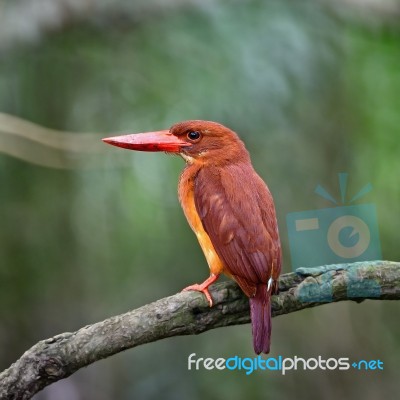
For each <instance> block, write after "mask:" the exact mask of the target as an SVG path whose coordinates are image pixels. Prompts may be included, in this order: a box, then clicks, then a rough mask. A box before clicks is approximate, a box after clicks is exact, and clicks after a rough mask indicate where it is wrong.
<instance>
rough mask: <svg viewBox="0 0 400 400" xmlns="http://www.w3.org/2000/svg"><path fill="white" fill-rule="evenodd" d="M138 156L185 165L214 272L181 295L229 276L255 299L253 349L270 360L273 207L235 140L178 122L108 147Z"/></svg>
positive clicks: (196, 226)
mask: <svg viewBox="0 0 400 400" xmlns="http://www.w3.org/2000/svg"><path fill="white" fill-rule="evenodd" d="M103 141H104V142H106V143H109V144H111V145H114V146H118V147H123V148H125V149H130V150H139V151H163V152H167V153H174V154H179V155H180V156H181V157H182V158H183V159H184V160H185V161H186V167H185V169H184V170H183V172H182V174H181V176H180V179H179V186H178V195H179V201H180V203H181V205H182V208H183V212H184V214H185V216H186V219H187V221H188V223H189V225H190V227H191V228H192V230H193V231H194V233H195V234H196V236H197V239H198V241H199V243H200V246H201V248H202V250H203V252H204V256H205V258H206V260H207V263H208V266H209V268H210V276H209V277H208V278H207V279H206V280H205V281H204V282H203V283H201V284H194V285H191V286H188V287H187V288H185V289H183V290H197V291H200V292H203V293H204V295H205V296H206V298H207V300H208V302H209V304H210V306H212V303H213V301H212V297H211V295H210V293H209V291H208V287H209V286H210V285H211V284H212V283H213V282H215V281H216V280H217V279H218V277H219V275H220V274H222V273H224V274H225V275H227V276H229V277H230V278H232V279H234V280H235V281H236V282H237V283H238V285H239V286H240V288H241V289H242V290H243V292H244V293H245V294H246V295H247V296H248V297H249V299H250V313H251V322H252V333H253V346H254V351H255V352H256V353H257V354H260V353H261V352H263V353H269V351H270V338H271V295H272V294H276V293H277V291H278V278H279V274H280V272H281V262H282V261H281V260H282V255H281V244H280V240H279V232H278V224H277V219H276V213H275V206H274V201H273V199H272V196H271V193H270V191H269V189H268V187H267V185H266V184H265V183H264V182H263V180H262V179H261V178H260V177H259V176H258V174H257V173H256V171H255V170H254V168H253V166H252V164H251V160H250V156H249V153H248V151H247V150H246V148H245V146H244V144H243V142H242V141H241V140H240V139H239V137H238V136H237V134H236V133H235V132H233V131H232V130H230V129H229V128H227V127H225V126H223V125H221V124H219V123H216V122H211V121H201V120H191V121H184V122H179V123H177V124H175V125H173V126H172V127H171V128H170V129H169V130H162V131H157V132H148V133H138V134H129V135H123V136H115V137H109V138H106V139H103Z"/></svg>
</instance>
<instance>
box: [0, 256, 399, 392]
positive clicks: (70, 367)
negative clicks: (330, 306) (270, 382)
mask: <svg viewBox="0 0 400 400" xmlns="http://www.w3.org/2000/svg"><path fill="white" fill-rule="evenodd" d="M279 288H280V293H279V295H277V296H274V297H273V300H272V308H273V316H278V315H281V314H287V313H291V312H294V311H298V310H302V309H304V308H309V307H315V306H319V305H322V304H327V303H329V302H337V301H343V300H355V301H357V302H360V301H363V300H365V299H374V300H399V299H400V263H396V262H389V261H374V262H360V263H354V264H339V265H328V266H322V267H316V268H301V269H298V270H297V272H295V273H288V274H284V275H282V276H281V278H280V282H279ZM211 294H212V296H213V298H214V304H215V305H214V306H213V307H212V308H209V306H208V303H207V302H206V300H205V299H204V297H203V295H202V294H200V293H196V292H184V293H179V294H176V295H174V296H170V297H167V298H164V299H161V300H158V301H156V302H154V303H151V304H147V305H145V306H143V307H140V308H138V309H136V310H133V311H130V312H128V313H126V314H122V315H118V316H114V317H111V318H108V319H106V320H104V321H102V322H98V323H95V324H93V325H88V326H85V327H83V328H81V329H79V330H78V331H76V332H72V333H70V332H68V333H62V334H60V335H57V336H54V337H52V338H50V339H46V340H42V341H40V342H39V343H37V344H35V345H34V346H33V347H32V348H30V349H29V350H27V351H26V352H25V353H24V354H23V355H22V356H21V358H20V359H19V360H17V361H16V362H15V363H14V364H12V365H11V366H10V367H9V368H8V369H7V370H5V371H3V372H2V373H1V374H0V399H30V398H31V397H32V396H33V395H34V394H35V393H37V392H38V391H39V390H41V389H43V388H44V387H45V386H47V385H50V384H51V383H53V382H56V381H58V380H60V379H63V378H66V377H67V376H69V375H71V374H73V373H74V372H76V371H77V370H79V369H80V368H82V367H84V366H87V365H89V364H91V363H94V362H95V361H97V360H100V359H102V358H106V357H109V356H111V355H113V354H116V353H118V352H120V351H123V350H126V349H129V348H133V347H136V346H139V345H141V344H145V343H150V342H154V341H156V340H160V339H164V338H168V337H171V336H178V335H196V334H199V333H202V332H204V331H207V330H209V329H214V328H218V327H222V326H228V325H237V324H244V323H247V322H249V320H250V318H249V305H248V299H247V298H246V297H245V296H244V294H243V293H242V292H241V290H240V289H239V288H238V286H237V285H236V284H235V283H234V282H232V281H229V282H223V283H219V284H216V285H214V286H213V287H212V288H211Z"/></svg>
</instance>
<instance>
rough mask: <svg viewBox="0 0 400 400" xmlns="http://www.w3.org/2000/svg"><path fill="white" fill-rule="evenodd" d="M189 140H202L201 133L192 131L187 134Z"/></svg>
mask: <svg viewBox="0 0 400 400" xmlns="http://www.w3.org/2000/svg"><path fill="white" fill-rule="evenodd" d="M187 137H188V139H189V140H197V139H199V138H200V132H198V131H190V132H188V134H187Z"/></svg>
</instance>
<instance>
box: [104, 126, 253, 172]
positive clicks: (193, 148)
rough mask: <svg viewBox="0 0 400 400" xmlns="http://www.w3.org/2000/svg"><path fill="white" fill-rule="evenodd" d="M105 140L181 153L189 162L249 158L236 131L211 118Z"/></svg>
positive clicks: (141, 149) (148, 149)
mask: <svg viewBox="0 0 400 400" xmlns="http://www.w3.org/2000/svg"><path fill="white" fill-rule="evenodd" d="M103 141H104V142H106V143H108V144H111V145H113V146H118V147H123V148H125V149H130V150H139V151H164V152H166V153H172V154H179V155H181V156H182V157H183V158H184V159H185V161H186V162H188V163H190V164H193V163H201V164H206V163H214V164H215V163H218V164H225V163H229V162H237V161H242V160H243V161H245V160H247V159H248V158H249V155H248V153H247V151H246V149H245V147H244V144H243V142H242V141H241V140H240V139H239V137H238V136H237V135H236V133H235V132H233V131H231V130H230V129H229V128H227V127H225V126H223V125H221V124H218V123H217V122H212V121H201V120H190V121H183V122H179V123H177V124H175V125H173V126H172V127H171V128H170V129H169V130H163V131H157V132H147V133H136V134H130V135H123V136H114V137H109V138H105V139H103Z"/></svg>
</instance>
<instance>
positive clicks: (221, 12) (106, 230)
mask: <svg viewBox="0 0 400 400" xmlns="http://www.w3.org/2000/svg"><path fill="white" fill-rule="evenodd" d="M122 3H123V2H119V3H118V5H115V7H119V6H121V7H122V8H121V9H122V10H123V11H122V12H121V14H119V15H120V19H116V18H115V17H114V18H112V19H110V21H111V22H107V18H106V17H104V16H103V17H102V18H98V19H97V18H96V17H93V16H92V17H91V18H90V17H88V16H86V17H87V18H81V19H79V18H77V19H76V20H74V21H73V22H70V23H69V24H65V25H63V26H62V27H61V28H60V29H58V30H54V31H51V32H48V33H47V34H45V35H43V36H41V37H40V39H38V40H37V41H36V43H35V44H32V43H26V44H18V45H16V46H12V47H9V48H7V49H5V50H2V52H1V53H0V111H1V112H4V113H9V114H12V115H15V116H18V117H20V118H23V119H27V120H30V121H32V122H34V123H37V124H41V125H43V126H46V127H50V128H52V129H57V130H60V131H76V132H83V131H86V132H98V136H97V137H98V139H99V140H100V138H101V137H102V135H104V136H109V135H110V134H112V133H115V132H121V131H122V132H124V131H132V132H140V131H146V130H153V129H163V128H168V127H169V126H170V125H172V124H173V123H175V122H177V121H180V120H184V119H209V120H216V121H219V122H221V123H223V124H226V125H227V126H229V127H231V128H233V129H234V130H235V131H237V132H238V133H239V135H240V136H241V137H242V138H243V140H244V141H245V143H246V145H247V147H248V149H249V151H250V153H251V155H252V159H253V163H254V165H255V167H256V169H257V171H258V172H259V173H260V175H261V176H262V177H263V178H264V179H265V180H266V181H267V182H268V185H269V187H270V189H271V191H272V192H273V194H274V197H275V201H276V206H277V210H278V217H279V221H280V230H281V235H282V240H283V244H284V260H285V261H284V264H285V265H284V269H285V271H289V270H290V254H289V252H288V246H287V232H286V227H285V215H286V214H287V213H288V212H292V211H301V210H307V209H314V208H318V207H327V206H329V205H328V203H327V202H326V201H325V200H322V199H319V198H318V197H317V196H316V195H315V194H314V193H313V190H314V188H315V186H316V185H317V184H322V185H324V186H325V187H327V188H328V189H329V190H330V192H331V193H333V194H336V193H339V192H338V187H337V173H338V172H349V179H350V180H349V188H350V190H354V192H356V191H357V190H358V189H360V188H361V187H362V186H363V185H365V184H366V183H368V182H371V183H372V185H373V187H374V191H373V192H372V193H371V194H369V195H368V198H367V197H366V198H365V199H363V200H362V201H369V202H374V203H375V204H376V205H377V209H378V216H379V222H380V234H381V241H382V250H383V255H384V258H385V259H391V260H399V259H400V252H399V247H398V245H397V240H398V226H397V225H398V216H399V214H400V187H399V185H398V176H399V171H400V158H399V152H400V141H399V139H400V136H399V125H400V116H399V108H400V107H399V106H400V98H399V95H398V94H399V92H400V75H399V60H400V44H399V43H400V42H399V39H400V30H399V26H396V25H393V23H391V24H385V21H384V20H382V21H380V23H374V24H369V23H368V22H367V21H365V20H362V19H357V18H356V17H355V13H354V9H352V12H351V13H350V12H349V15H347V14H346V9H345V8H341V9H340V13H338V12H336V10H335V8H334V7H328V6H327V5H326V4H325V3H326V2H325V3H321V2H317V1H304V2H301V3H300V2H296V1H289V0H285V1H256V0H254V1H246V2H242V3H241V2H235V1H232V2H229V1H208V2H205V3H201V2H190V5H187V6H184V5H183V4H181V3H179V2H177V3H176V4H175V7H172V6H171V7H162V5H161V3H159V2H151V5H152V6H153V9H150V8H148V9H147V11H146V12H143V13H133V11H128V8H126V9H125V8H124V6H123V5H122ZM136 3H137V4H145V2H144V1H143V2H140V1H138V2H136ZM139 9H140V8H139ZM123 13H126V16H125V18H121V15H123ZM350 14H351V16H350ZM110 18H111V15H110ZM1 128H2V127H1V126H0V131H1V130H2V129H1ZM70 135H71V139H70V140H71V141H76V143H79V141H80V135H79V134H72V133H71V134H70ZM0 136H1V139H2V141H4V142H7V141H8V140H12V138H11V135H8V134H7V133H1V132H0ZM85 143H86V142H85ZM0 144H1V141H0ZM25 144H27V145H28V146H30V149H31V152H32V153H33V152H36V151H39V150H38V149H37V148H36V147H35V145H34V143H33V142H32V143H31V142H29V140H28V141H27V142H26V143H25ZM85 146H88V144H87V143H86V144H85ZM88 147H90V146H88ZM0 150H2V149H1V147H0ZM40 151H41V152H40V153H38V159H43V165H47V164H46V162H45V161H46V157H47V155H46V152H45V151H43V149H41V150H40ZM82 151H83V152H84V151H85V149H82ZM88 151H89V148H88ZM182 167H183V162H182V160H180V159H178V158H177V157H167V156H165V155H162V154H142V153H129V152H124V151H122V150H118V149H114V148H111V147H110V148H107V149H106V150H105V151H104V153H99V154H98V155H97V163H96V166H95V167H93V168H82V167H81V164H80V162H77V163H76V165H75V166H74V167H73V168H72V169H65V170H64V169H52V168H46V167H45V166H40V165H33V164H30V163H27V162H24V161H22V160H18V159H16V158H12V157H10V156H8V155H1V156H0V204H1V208H0V221H1V229H0V288H1V290H0V315H1V320H2V324H1V325H0V367H1V368H6V367H7V366H8V365H9V364H10V363H11V362H13V361H14V360H15V359H16V358H17V357H19V355H20V354H21V353H22V352H23V351H24V350H25V349H27V348H28V347H30V346H31V345H33V344H34V343H35V342H36V341H38V340H40V339H43V338H46V337H49V336H51V335H54V334H57V333H60V332H63V331H72V330H75V329H78V328H79V327H81V326H83V325H85V324H88V323H92V322H95V321H97V320H100V319H102V318H106V317H108V316H110V315H113V314H117V313H122V312H125V311H127V310H129V309H131V308H134V307H138V306H140V305H142V304H145V303H147V302H150V301H153V300H155V299H158V298H160V297H163V296H167V295H170V294H172V293H175V292H177V291H179V290H180V289H181V288H182V287H184V286H186V285H188V284H190V283H192V282H198V281H201V280H202V279H204V278H205V277H206V276H207V274H208V270H207V266H206V263H205V261H204V258H203V255H202V254H201V250H200V248H199V246H198V244H197V242H196V239H195V236H194V235H193V234H192V232H191V231H190V228H189V227H188V226H187V223H186V221H185V219H184V217H183V214H182V212H181V210H180V207H179V204H178V201H177V199H176V185H177V179H178V175H179V171H180V170H181V169H182ZM397 312H398V306H397V305H396V304H390V303H388V302H365V303H363V304H361V305H355V304H332V305H327V306H326V307H319V308H318V309H315V310H306V311H302V312H301V313H298V314H292V315H288V316H284V317H280V318H278V319H275V320H274V329H273V348H272V349H273V352H272V353H271V356H277V355H279V354H281V355H283V356H294V355H299V356H304V357H313V356H318V355H321V356H325V357H342V356H344V357H347V356H348V357H354V358H357V357H360V358H366V359H369V358H371V359H372V358H376V359H377V358H379V359H381V360H383V361H384V363H385V370H384V371H383V372H381V373H376V372H375V373H359V372H357V371H353V372H342V371H338V372H328V373H327V372H324V373H322V372H300V371H298V372H295V373H291V374H288V375H286V376H280V375H279V374H278V373H268V374H265V373H262V372H259V373H255V374H253V375H251V376H250V377H248V376H245V375H244V374H243V373H241V372H240V371H238V372H235V373H232V372H230V373H229V372H226V371H218V372H210V371H188V370H187V356H188V355H189V354H191V353H196V354H198V356H200V357H206V356H211V357H219V356H221V357H230V356H232V355H236V354H238V355H240V356H249V355H250V356H252V349H251V339H250V327H249V326H243V327H231V328H225V329H223V330H222V329H219V330H216V331H213V332H208V333H206V334H203V335H201V336H199V337H187V338H173V339H169V340H166V341H162V342H159V343H155V344H152V345H147V346H144V347H142V348H138V349H135V350H132V351H127V352H125V353H123V354H120V355H117V356H115V357H113V358H111V359H108V360H105V361H102V362H99V363H97V364H96V365H93V366H90V367H89V368H87V369H85V370H82V371H80V372H79V373H77V374H75V375H74V376H72V377H71V378H69V379H67V380H64V381H62V382H59V383H57V384H55V385H53V386H50V387H49V388H47V389H46V390H45V391H44V392H43V393H41V394H40V395H38V396H37V398H38V399H53V398H55V399H57V400H60V399H61V400H62V399H100V400H101V399H109V398H118V399H131V398H141V399H153V398H154V399H155V398H159V397H160V396H162V398H165V399H180V398H182V399H183V398H185V399H186V398H188V397H189V396H190V398H193V399H200V398H205V397H206V398H208V399H214V398H221V397H227V398H231V399H242V398H244V397H245V396H246V397H251V398H271V399H272V398H273V399H281V398H282V399H283V398H293V397H299V398H301V397H306V396H307V397H308V398H313V397H315V398H323V399H337V398H338V397H345V398H349V397H351V396H352V397H356V398H361V397H362V398H364V399H366V400H367V399H373V398H376V397H384V396H386V397H388V398H394V396H395V393H397V387H398V385H397V361H398V356H399V354H400V340H399V337H400V330H399V324H398V322H397V319H396V318H394V317H393V316H394V315H395V313H397ZM372 378H373V379H372Z"/></svg>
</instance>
